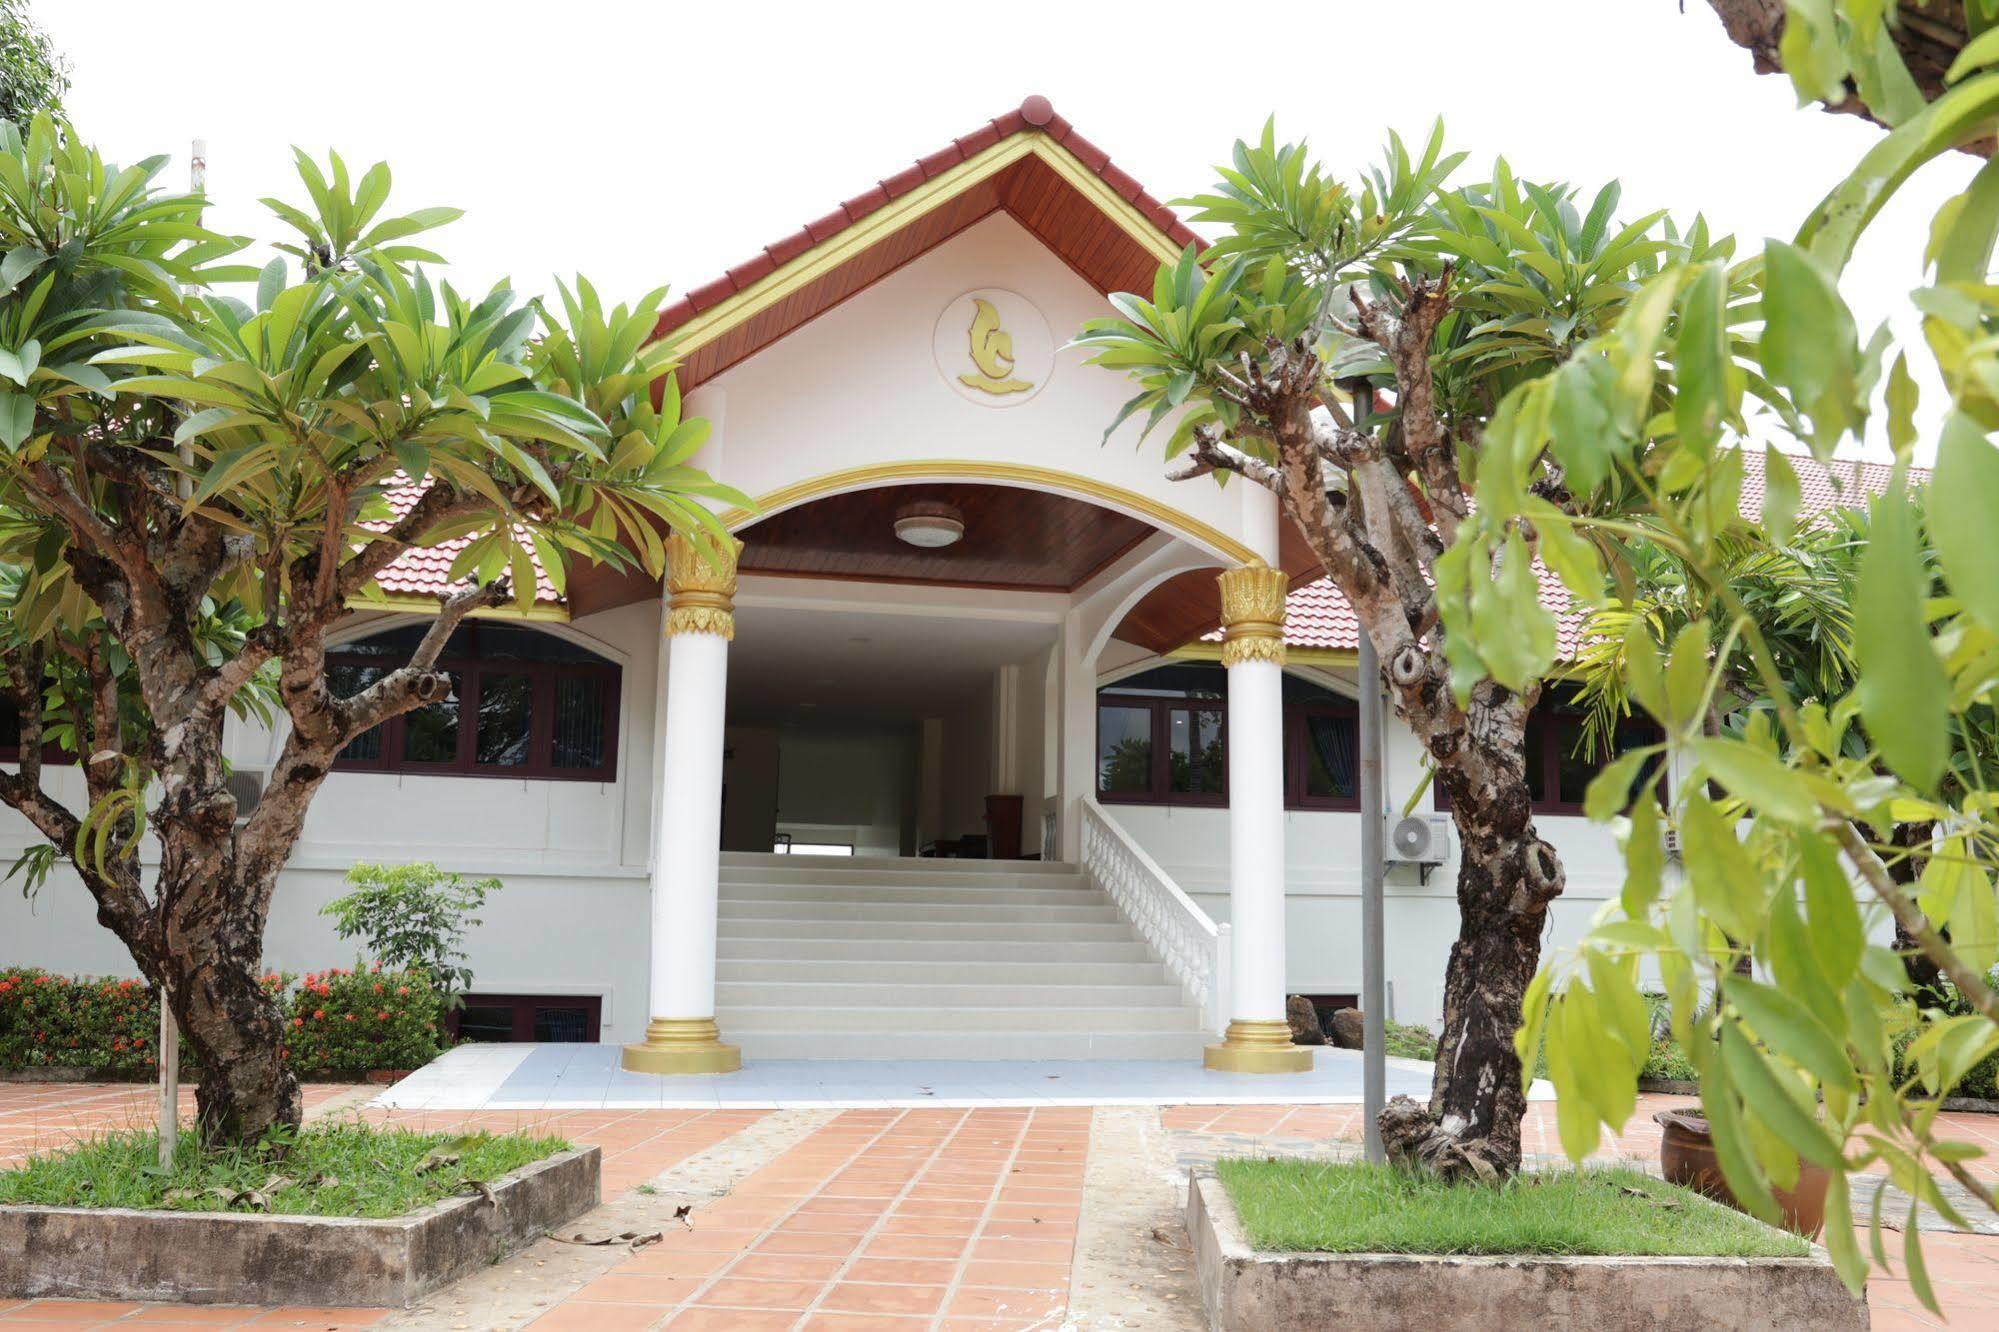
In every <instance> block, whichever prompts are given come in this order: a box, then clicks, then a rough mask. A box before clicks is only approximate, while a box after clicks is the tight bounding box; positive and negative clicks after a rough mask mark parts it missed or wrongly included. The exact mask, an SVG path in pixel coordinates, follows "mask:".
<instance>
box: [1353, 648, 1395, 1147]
mask: <svg viewBox="0 0 1999 1332" xmlns="http://www.w3.org/2000/svg"><path fill="white" fill-rule="evenodd" d="M1357 664H1358V671H1359V676H1360V735H1359V736H1358V739H1359V742H1360V783H1359V785H1360V991H1361V993H1360V1012H1361V1107H1362V1129H1361V1132H1362V1142H1363V1144H1364V1149H1365V1151H1366V1155H1367V1159H1368V1160H1369V1161H1371V1162H1374V1163H1375V1164H1377V1165H1378V1164H1380V1163H1382V1162H1383V1161H1385V1160H1386V1159H1387V1154H1386V1153H1385V1152H1383V1151H1382V1149H1381V1111H1382V1107H1383V1106H1384V1105H1386V1104H1387V1102H1388V1058H1387V1035H1388V1027H1387V1022H1388V998H1387V995H1388V987H1387V984H1386V978H1385V976H1384V974H1383V973H1384V967H1383V958H1382V953H1383V951H1384V948H1385V941H1384V932H1383V929H1382V920H1381V917H1382V909H1381V906H1382V904H1381V876H1382V860H1381V833H1382V826H1381V825H1382V804H1381V664H1380V662H1379V661H1377V660H1376V659H1375V655H1374V644H1373V643H1372V642H1370V641H1369V640H1368V637H1367V631H1366V630H1365V629H1363V630H1362V631H1361V635H1360V657H1359V661H1358V663H1357Z"/></svg>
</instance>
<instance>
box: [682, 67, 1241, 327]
mask: <svg viewBox="0 0 1999 1332" xmlns="http://www.w3.org/2000/svg"><path fill="white" fill-rule="evenodd" d="M1032 130H1040V131H1042V132H1043V133H1045V134H1047V135H1048V137H1049V138H1051V139H1053V140H1055V142H1057V143H1059V144H1061V145H1062V146H1063V147H1064V148H1066V149H1068V150H1069V152H1071V153H1072V154H1074V155H1075V157H1076V158H1077V160H1079V161H1080V162H1082V163H1083V165H1084V166H1086V167H1088V168H1089V169H1090V170H1091V171H1094V172H1095V173H1096V174H1097V175H1098V176H1100V177H1102V178H1103V180H1104V183H1105V184H1107V185H1109V186H1110V187H1111V189H1112V190H1114V191H1115V192H1116V193H1117V194H1118V196H1119V197H1120V198H1122V199H1124V200H1125V202H1127V203H1129V204H1131V205H1132V206H1133V207H1134V208H1136V209H1138V211H1139V212H1141V213H1143V214H1144V215H1145V216H1146V217H1147V218H1149V219H1150V220H1151V221H1152V222H1153V223H1154V224H1155V225H1156V226H1158V228H1159V229H1160V230H1161V231H1163V232H1165V233H1166V235H1167V236H1169V237H1171V238H1172V240H1173V243H1174V244H1175V245H1179V246H1183V247H1184V246H1187V245H1202V244H1204V243H1205V242H1203V241H1202V240H1201V238H1200V237H1199V236H1198V235H1196V234H1195V233H1194V230H1193V228H1191V227H1189V226H1188V225H1187V224H1186V223H1185V222H1183V221H1181V220H1180V218H1179V216H1178V215H1177V214H1176V213H1174V211H1173V210H1172V209H1170V208H1168V207H1167V206H1166V205H1165V204H1163V203H1161V202H1160V201H1159V200H1157V199H1155V198H1153V197H1152V196H1151V195H1150V194H1147V193H1146V192H1145V190H1144V189H1143V188H1142V187H1141V186H1140V185H1139V183H1138V182H1137V181H1136V180H1134V179H1133V178H1132V177H1131V175H1130V174H1129V173H1128V172H1126V171H1124V170H1122V169H1121V168H1119V167H1117V166H1114V165H1112V163H1111V157H1110V154H1109V153H1107V152H1105V151H1104V150H1103V149H1101V148H1099V147H1097V145H1096V144H1094V143H1091V142H1090V141H1089V140H1088V139H1086V138H1084V137H1083V136H1082V135H1080V134H1078V133H1077V132H1076V129H1075V126H1073V125H1071V124H1070V123H1069V122H1068V121H1067V120H1065V119H1063V118H1062V117H1061V116H1060V115H1057V114H1056V111H1055V108H1054V107H1053V106H1052V105H1051V104H1050V103H1049V101H1048V99H1047V98H1046V97H1043V96H1041V95H1040V94H1038V93H1036V94H1034V95H1033V96H1030V97H1028V98H1027V99H1026V100H1025V101H1023V102H1022V103H1021V104H1020V105H1019V106H1018V107H1015V108H1014V109H1013V110H1011V111H1008V112H1007V113H1006V114H1005V115H1001V116H995V117H993V118H992V119H991V120H989V121H987V122H986V123H985V124H983V125H981V126H979V127H978V128H977V129H975V130H973V131H972V132H971V133H969V134H965V135H961V136H960V137H958V138H956V139H954V140H952V141H951V142H950V143H948V144H946V145H945V146H944V147H942V148H940V149H938V150H937V151H936V152H934V153H932V154H930V155H929V156H928V157H922V158H918V159H917V160H916V162H915V164H914V165H912V166H907V167H904V168H903V169H902V170H900V171H898V172H896V173H895V174H894V175H892V176H887V177H884V178H883V179H881V180H879V181H876V182H875V183H874V184H873V185H871V186H869V187H868V188H867V189H865V190H863V191H862V192H861V193H859V194H857V195H855V196H854V197H853V198H851V199H849V200H847V201H846V202H845V203H843V204H841V205H840V206H839V207H838V208H835V209H834V210H833V211H832V212H830V213H828V214H826V215H825V216H824V217H822V218H820V219H818V220H817V221H816V222H808V223H806V224H805V225H804V226H803V227H800V228H799V229H798V230H796V231H794V232H791V233H790V234H789V235H785V236H780V237H779V238H778V239H776V240H774V241H772V242H771V243H770V244H769V245H766V246H764V248H763V249H761V250H759V251H758V252H757V253H756V254H754V255H751V256H750V257H749V258H748V259H746V260H744V261H743V262H742V263H740V264H737V265H736V266H735V267H733V268H731V269H729V270H728V271H727V272H725V273H724V274H722V276H721V277H718V278H716V279H715V280H714V281H712V282H707V283H704V284H702V285H701V286H699V287H695V288H693V289H692V290H691V291H688V292H686V293H685V294H684V295H682V296H681V298H680V299H679V300H677V301H675V302H673V303H672V304H671V305H669V306H667V307H666V308H665V309H664V310H662V311H660V315H659V324H658V327H657V328H656V329H655V330H654V336H655V337H663V336H665V335H666V334H667V333H670V332H672V331H673V330H674V329H676V328H679V327H680V326H681V325H682V324H685V323H686V322H687V321H688V320H690V319H692V318H693V317H694V316H695V315H697V314H699V313H701V312H702V311H703V310H707V309H709V308H711V307H713V306H715V305H719V304H720V303H721V302H722V301H724V300H726V299H728V298H729V297H730V296H733V295H735V294H736V293H737V292H739V291H742V290H744V289H746V288H748V287H750V286H751V285H752V284H754V283H755V282H757V281H758V280H759V279H760V278H763V277H764V276H766V275H767V274H769V273H771V272H772V271H774V270H775V269H777V268H779V267H781V266H782V265H784V264H787V263H789V262H790V261H791V260H793V259H796V258H797V257H798V256H799V255H801V254H803V253H804V252H805V251H807V250H809V249H811V248H812V247H813V246H815V245H818V244H821V243H823V242H825V241H827V240H829V239H831V238H832V237H834V236H837V235H839V234H840V233H841V232H842V231H845V230H846V229H847V228H848V227H850V226H852V225H854V223H856V222H858V221H860V220H861V219H862V218H864V217H866V216H867V215H868V214H869V213H872V212H874V211H875V210H876V209H878V208H880V207H882V206H883V205H885V204H887V203H889V202H891V201H892V200H895V199H898V198H901V197H902V196H903V195H905V194H908V193H909V192H910V191H911V190H913V189H915V188H916V187H917V186H919V185H921V184H922V183H923V182H924V181H926V180H929V179H930V178H931V177H932V176H935V175H937V174H938V173H939V172H942V171H947V170H949V169H950V168H952V167H954V166H956V165H958V163H960V162H963V161H965V160H966V159H967V158H970V157H973V156H975V155H976V154H978V153H981V152H984V151H985V150H986V149H988V148H990V147H992V146H993V145H994V144H996V143H999V142H1001V141H1002V140H1005V139H1009V138H1011V137H1013V136H1014V135H1016V134H1024V133H1027V132H1029V131H1032Z"/></svg>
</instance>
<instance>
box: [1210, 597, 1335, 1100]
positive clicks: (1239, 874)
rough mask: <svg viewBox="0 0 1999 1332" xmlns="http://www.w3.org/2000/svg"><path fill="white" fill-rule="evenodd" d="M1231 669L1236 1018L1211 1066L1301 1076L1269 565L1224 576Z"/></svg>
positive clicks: (1276, 631) (1225, 659) (1278, 663)
mask: <svg viewBox="0 0 1999 1332" xmlns="http://www.w3.org/2000/svg"><path fill="white" fill-rule="evenodd" d="M1219 581H1220V583H1221V589H1222V629H1223V641H1222V665H1223V666H1224V667H1226V668H1227V670H1228V690H1229V698H1228V728H1229V729H1228V755H1229V933H1230V939H1231V942H1230V946H1231V948H1232V950H1233V954H1232V956H1231V958H1230V989H1231V990H1232V994H1231V995H1230V996H1229V1003H1230V1008H1229V1017H1230V1022H1229V1026H1228V1031H1227V1033H1226V1034H1225V1035H1224V1036H1223V1038H1222V1042H1221V1043H1220V1044H1219V1045H1211V1046H1209V1047H1208V1049H1207V1055H1206V1058H1205V1060H1204V1062H1205V1063H1206V1065H1207V1066H1208V1067H1209V1068H1212V1069H1217V1070H1220V1071H1223V1072H1228V1073H1294V1072H1303V1071H1304V1070H1306V1069H1309V1068H1311V1067H1312V1052H1311V1051H1310V1050H1308V1049H1305V1048H1304V1047H1302V1046H1295V1045H1293V1044H1292V1043H1291V1026H1290V1023H1288V1022H1287V1021H1286V1020H1285V1015H1284V998H1285V996H1284V593H1285V588H1286V584H1287V582H1288V580H1287V579H1286V578H1285V576H1284V571H1283V570H1282V569H1273V568H1271V567H1269V566H1268V565H1266V564H1264V563H1263V562H1262V561H1261V560H1258V561H1256V562H1255V563H1253V564H1248V565H1245V566H1243V567H1242V568H1240V569H1231V570H1229V571H1227V572H1226V573H1224V574H1222V575H1221V577H1220V579H1219Z"/></svg>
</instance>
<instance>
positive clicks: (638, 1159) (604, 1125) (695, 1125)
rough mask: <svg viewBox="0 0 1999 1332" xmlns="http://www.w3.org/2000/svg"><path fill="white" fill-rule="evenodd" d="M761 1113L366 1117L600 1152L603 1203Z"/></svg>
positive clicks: (411, 1113)
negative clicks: (540, 1139)
mask: <svg viewBox="0 0 1999 1332" xmlns="http://www.w3.org/2000/svg"><path fill="white" fill-rule="evenodd" d="M767 1113H769V1112H768V1111H764V1110H543V1111H529V1110H493V1111H482V1112H479V1113H477V1114H466V1113H464V1112H462V1111H447V1110H439V1111H427V1110H394V1111H377V1110H368V1111H364V1112H363V1114H364V1115H365V1116H366V1118H368V1119H369V1120H372V1121H374V1122H375V1123H380V1124H394V1125H395V1126H397V1127H398V1128H408V1129H415V1130H418V1131H420V1132H438V1133H476V1132H480V1131H484V1132H489V1133H537V1134H545V1135H547V1136H549V1137H554V1138H566V1139H568V1140H569V1141H570V1142H573V1143H578V1144H580V1145H583V1146H589V1147H597V1148H600V1149H601V1150H602V1151H603V1153H604V1167H603V1176H602V1196H603V1197H604V1199H605V1200H606V1201H609V1200H610V1199H612V1198H616V1197H618V1196H619V1195H620V1194H624V1193H628V1192H630V1191H631V1190H632V1189H635V1188H637V1187H638V1186H639V1185H641V1184H643V1183H645V1182H646V1181H647V1180H649V1179H651V1178H653V1176H655V1175H658V1174H660V1173H661V1172H662V1171H665V1170H670V1169H672V1168H673V1167H674V1166H676V1165H679V1164H680V1163H681V1162H682V1161H684V1160H686V1159H687V1158H688V1157H690V1156H692V1155H694V1153H696V1152H699V1151H703V1150H705V1149H707V1148H709V1147H712V1146H714V1145H715V1144H716V1143H718V1142H720V1141H722V1139H724V1138H726V1137H729V1136H730V1135H731V1134H734V1133H739V1132H741V1131H742V1130H744V1129H746V1128H748V1127H749V1126H750V1125H752V1124H754V1123H756V1122H757V1121H758V1120H759V1119H762V1118H763V1117H764V1116H765V1115H766V1114H767Z"/></svg>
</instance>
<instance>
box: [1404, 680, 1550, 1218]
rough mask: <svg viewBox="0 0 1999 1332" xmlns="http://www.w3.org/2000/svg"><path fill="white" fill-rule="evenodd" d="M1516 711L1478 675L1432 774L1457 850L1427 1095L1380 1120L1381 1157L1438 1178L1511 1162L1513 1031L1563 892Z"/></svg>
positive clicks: (1516, 1072) (1481, 1172)
mask: <svg viewBox="0 0 1999 1332" xmlns="http://www.w3.org/2000/svg"><path fill="white" fill-rule="evenodd" d="M1526 716H1527V703H1526V700H1523V699H1520V698H1518V697H1516V696H1511V695H1507V694H1506V693H1505V691H1503V690H1500V689H1498V688H1497V686H1494V685H1492V684H1490V682H1487V683H1485V684H1481V685H1480V686H1479V687H1478V689H1477V690H1475V691H1474V696H1473V702H1472V704H1471V706H1470V709H1469V710H1468V714H1467V718H1466V720H1467V726H1466V733H1465V742H1464V747H1463V752H1462V753H1461V755H1460V756H1459V758H1460V761H1458V762H1452V763H1448V764H1446V765H1444V766H1441V767H1440V768H1439V770H1438V774H1437V775H1438V780H1439V781H1440V782H1441V783H1442V785H1443V787H1444V789H1445V791H1447V792H1448V793H1449V795H1450V798H1451V819H1452V823H1453V824H1454V825H1455V827H1456V828H1457V833H1458V841H1459V847H1460V850H1459V860H1458V938H1457V942H1456V943H1455V944H1453V945H1452V947H1451V956H1450V961H1449V963H1448V965H1447V966H1446V968H1445V971H1444V1017H1443V1029H1442V1031H1441V1032H1439V1034H1438V1040H1437V1063H1436V1071H1435V1074H1434V1076H1433V1079H1432V1082H1431V1089H1430V1102H1429V1104H1428V1105H1427V1106H1424V1105H1419V1104H1418V1103H1417V1102H1416V1101H1414V1100H1413V1099H1411V1098H1410V1097H1407V1096H1398V1097H1396V1098H1395V1099H1394V1100H1393V1101H1391V1102H1390V1103H1389V1104H1388V1105H1387V1106H1386V1107H1385V1108H1384V1109H1383V1110H1382V1113H1381V1121H1380V1122H1381V1139H1382V1144H1383V1146H1384V1147H1385V1148H1386V1149H1387V1151H1388V1155H1389V1158H1390V1159H1391V1160H1393V1161H1396V1162H1398V1163H1399V1164H1402V1165H1406V1166H1412V1167H1418V1168H1422V1169H1425V1170H1429V1171H1433V1172H1435V1173H1437V1174H1439V1175H1442V1176H1443V1177H1445V1178H1447V1179H1488V1180H1491V1179H1502V1178H1504V1177H1506V1176H1508V1175H1511V1174H1513V1173H1515V1172H1516V1171H1518V1170H1519V1168H1520V1121H1521V1117H1522V1116H1523V1115H1524V1114H1525V1113H1526V1109H1527V1100H1526V1096H1525V1094H1524V1093H1523V1092H1522V1090H1521V1077H1520V1072H1521V1070H1520V1057H1519V1055H1518V1054H1517V1053H1515V1051H1514V1048H1513V1037H1514V1033H1515V1032H1516V1031H1518V1030H1519V1027H1520V1006H1521V1001H1522V999H1524V998H1525V996H1526V993H1527V986H1528V983H1529V982H1530V981H1532V980H1533V978H1534V972H1535V970H1536V968H1538V967H1539V965H1540V961H1541V932H1542V929H1543V927H1544V926H1545V925H1546V923H1547V918H1548V905H1549V903H1550V902H1552V901H1553V900H1554V899H1555V898H1556V897H1557V896H1558V895H1559V894H1560V893H1561V891H1562V866H1561V861H1560V860H1559V859H1558V858H1557V857H1556V855H1555V851H1554V848H1553V847H1551V846H1549V845H1548V844H1547V843H1546V842H1544V841H1542V840H1541V839H1540V837H1539V836H1537V835H1536V833H1535V829H1534V820H1533V816H1532V812H1531V799H1530V796H1529V793H1528V790H1527V781H1526V773H1525V764H1524V750H1525V731H1526Z"/></svg>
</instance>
